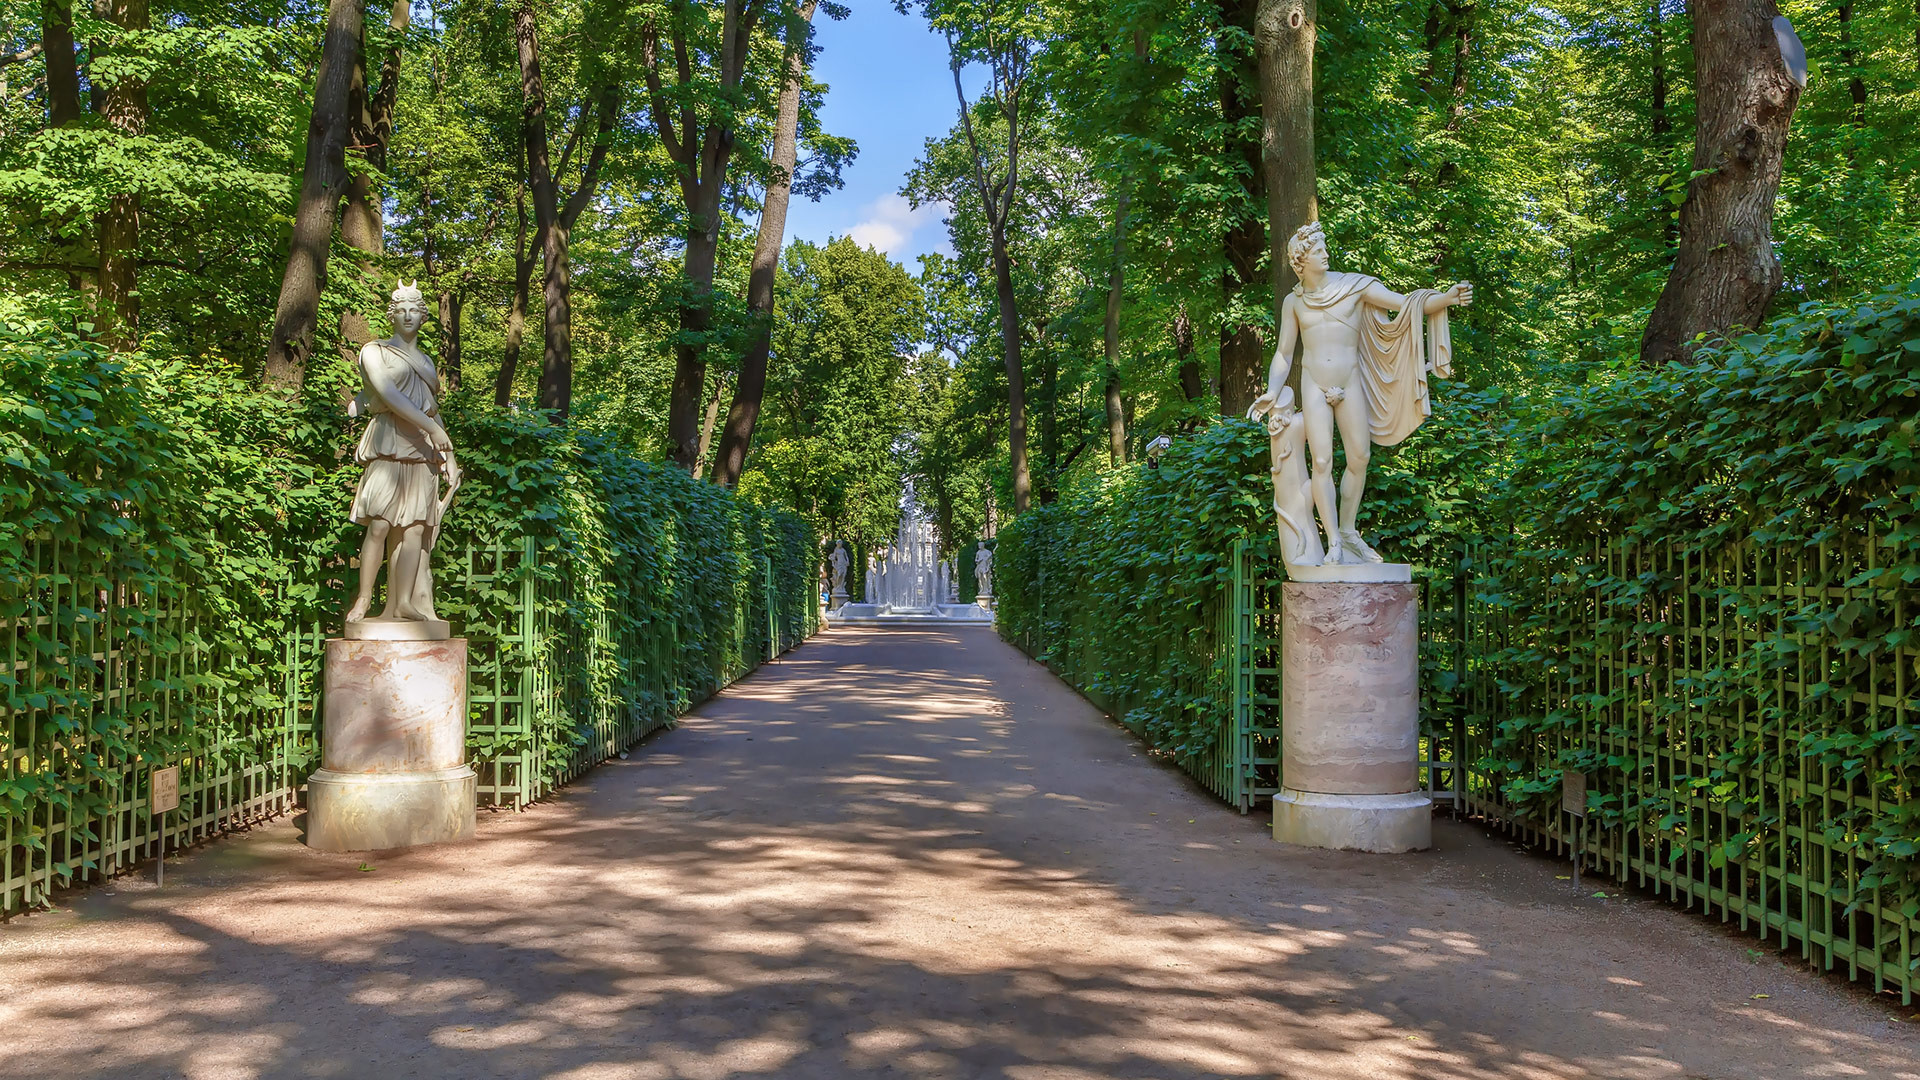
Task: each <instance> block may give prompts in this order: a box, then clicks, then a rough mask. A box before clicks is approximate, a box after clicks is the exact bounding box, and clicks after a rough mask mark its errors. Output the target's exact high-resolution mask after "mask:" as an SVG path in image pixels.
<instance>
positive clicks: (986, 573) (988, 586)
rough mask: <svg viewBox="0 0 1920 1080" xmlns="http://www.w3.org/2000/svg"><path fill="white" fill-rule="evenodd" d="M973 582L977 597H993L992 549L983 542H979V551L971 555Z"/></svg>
mask: <svg viewBox="0 0 1920 1080" xmlns="http://www.w3.org/2000/svg"><path fill="white" fill-rule="evenodd" d="M973 582H974V587H975V589H976V590H977V591H978V593H979V595H981V596H992V595H993V549H992V548H989V547H988V546H987V542H986V541H985V540H982V541H980V547H979V549H978V550H976V551H975V552H974V553H973Z"/></svg>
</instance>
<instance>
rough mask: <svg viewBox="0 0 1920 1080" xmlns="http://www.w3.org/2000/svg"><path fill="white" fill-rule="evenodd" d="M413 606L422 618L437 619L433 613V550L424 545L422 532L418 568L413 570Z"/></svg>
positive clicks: (424, 540)
mask: <svg viewBox="0 0 1920 1080" xmlns="http://www.w3.org/2000/svg"><path fill="white" fill-rule="evenodd" d="M413 606H414V608H415V610H417V611H418V612H419V613H420V614H419V617H420V618H422V619H437V618H439V616H437V615H435V614H434V613H433V550H432V549H431V548H429V547H427V545H426V539H425V536H424V534H423V535H422V538H421V542H420V568H419V569H418V570H416V571H414V586H413Z"/></svg>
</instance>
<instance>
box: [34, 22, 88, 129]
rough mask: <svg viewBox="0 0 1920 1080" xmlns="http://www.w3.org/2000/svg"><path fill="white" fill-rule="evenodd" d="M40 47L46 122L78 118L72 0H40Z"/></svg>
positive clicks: (55, 124) (64, 122)
mask: <svg viewBox="0 0 1920 1080" xmlns="http://www.w3.org/2000/svg"><path fill="white" fill-rule="evenodd" d="M41 17H42V18H43V19H44V20H45V23H46V25H45V26H44V27H43V28H42V29H41V31H40V43H41V51H42V53H43V55H44V56H45V57H46V64H47V126H48V127H64V126H66V125H67V124H71V123H73V122H74V121H75V120H78V119H80V64H79V61H78V59H76V58H75V55H74V51H73V0H43V3H42V5H41Z"/></svg>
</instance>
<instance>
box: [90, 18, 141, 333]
mask: <svg viewBox="0 0 1920 1080" xmlns="http://www.w3.org/2000/svg"><path fill="white" fill-rule="evenodd" d="M109 17H110V18H111V19H112V20H113V23H114V25H116V26H118V27H119V28H120V29H122V30H133V31H142V30H147V29H150V28H151V24H150V22H149V20H148V14H147V0H112V5H111V7H110V9H109ZM104 101H105V105H106V109H105V114H106V121H107V125H108V126H109V127H111V128H113V129H114V130H115V131H116V132H118V133H119V134H120V135H122V136H125V137H129V138H137V137H139V136H142V135H145V134H146V133H147V82H146V80H145V79H144V78H136V77H124V76H123V77H121V78H118V79H115V80H114V81H113V82H111V83H109V84H108V85H107V87H106V93H105V97H104ZM98 225H99V231H100V297H99V307H98V310H97V311H96V312H95V313H94V323H95V326H94V330H95V332H96V333H98V334H99V335H100V337H101V339H102V340H104V341H106V342H108V343H110V344H112V345H114V346H115V347H117V348H122V349H131V348H134V347H135V346H136V345H137V344H138V343H139V340H140V295H139V282H138V276H137V273H136V270H135V267H136V266H137V265H138V263H139V258H140V196H139V194H138V193H137V192H126V193H124V194H119V195H115V196H113V197H112V199H111V200H109V201H108V203H107V208H106V210H104V211H102V212H101V214H100V218H99V222H98Z"/></svg>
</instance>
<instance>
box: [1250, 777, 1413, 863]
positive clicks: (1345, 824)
mask: <svg viewBox="0 0 1920 1080" xmlns="http://www.w3.org/2000/svg"><path fill="white" fill-rule="evenodd" d="M1273 838H1274V839H1275V840H1278V841H1280V842H1281V843H1283V844H1300V845H1302V846H1304V847H1317V848H1332V849H1334V850H1336V851H1376V852H1396V851H1425V850H1426V849H1427V848H1430V847H1432V846H1433V800H1432V799H1430V798H1428V797H1427V796H1425V795H1423V794H1421V793H1420V792H1417V791H1413V792H1407V793H1406V794H1402V795H1323V794H1320V793H1319V792H1314V791H1294V790H1293V789H1292V788H1281V789H1280V794H1278V795H1275V796H1274V797H1273Z"/></svg>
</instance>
